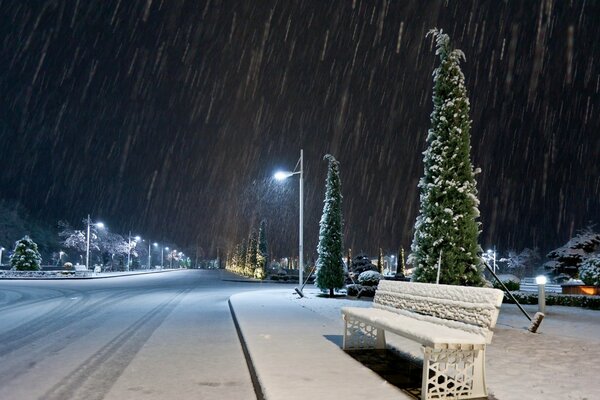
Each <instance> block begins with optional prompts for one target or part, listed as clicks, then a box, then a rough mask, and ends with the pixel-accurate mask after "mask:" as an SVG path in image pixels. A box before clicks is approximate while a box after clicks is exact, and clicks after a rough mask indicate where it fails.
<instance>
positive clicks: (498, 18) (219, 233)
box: [0, 0, 600, 255]
mask: <svg viewBox="0 0 600 400" xmlns="http://www.w3.org/2000/svg"><path fill="white" fill-rule="evenodd" d="M0 17H1V19H2V24H1V26H2V27H1V28H0V29H1V30H2V35H1V37H2V41H1V45H0V57H1V59H2V60H3V68H2V69H1V70H0V102H1V103H0V105H1V107H0V110H1V111H0V112H1V113H2V114H1V118H0V198H2V199H10V200H14V201H18V202H20V203H22V204H23V205H24V206H25V207H26V208H27V209H29V210H30V211H31V212H32V213H34V214H35V215H36V216H38V217H39V218H41V219H44V220H46V221H50V222H52V221H57V220H59V219H69V220H71V221H78V220H80V219H81V218H82V217H83V216H85V215H87V213H92V214H93V215H97V216H100V217H102V218H103V219H104V220H106V221H107V223H108V224H109V225H110V226H112V227H114V229H115V230H117V231H119V230H120V231H121V232H124V231H127V230H129V229H135V230H136V231H140V232H148V234H149V236H151V237H156V238H157V239H158V238H160V237H168V238H171V239H172V240H175V241H177V242H178V243H182V244H185V245H187V246H201V247H202V248H203V249H204V250H203V251H204V252H205V253H206V254H210V255H216V251H217V248H220V249H226V248H227V247H228V246H230V245H232V244H234V243H237V242H239V241H241V238H242V237H245V236H246V235H247V234H248V231H249V227H250V225H251V224H255V225H256V224H257V223H258V221H260V220H261V219H262V218H267V219H268V220H269V225H268V226H269V228H268V229H269V230H270V232H269V237H270V238H273V239H272V243H271V248H272V249H273V251H274V253H275V254H276V255H287V254H290V253H295V252H296V251H297V250H296V247H295V243H296V242H297V218H298V217H297V212H298V210H297V201H298V200H297V199H298V197H297V196H298V188H297V186H298V185H297V183H298V182H297V180H295V179H293V178H292V179H289V180H288V181H286V182H284V183H279V184H276V183H274V182H273V181H272V180H271V179H270V178H269V177H270V176H271V174H272V172H273V171H274V170H275V169H277V168H283V169H286V168H287V169H291V168H293V167H294V165H295V163H296V160H297V158H298V156H299V150H300V148H303V149H304V154H305V177H306V181H305V185H304V188H305V199H306V203H305V241H306V243H305V249H307V252H312V253H314V251H315V249H316V242H317V232H318V219H319V216H320V211H321V208H322V205H321V199H322V198H323V193H322V191H323V185H322V182H323V181H324V179H325V174H326V165H325V164H324V163H323V162H322V161H321V160H322V158H323V155H324V154H326V153H331V154H333V155H335V157H336V158H337V159H338V160H339V161H340V166H341V171H342V174H343V176H344V181H345V182H346V184H345V186H344V193H343V195H344V210H343V212H344V219H345V224H344V227H345V240H344V243H345V245H346V246H348V247H353V248H356V250H359V249H362V250H364V251H367V252H371V253H373V254H374V253H375V251H376V249H377V248H379V247H382V248H383V249H384V250H388V249H389V250H390V251H394V252H395V251H396V250H395V249H397V248H399V247H400V246H404V247H405V248H406V247H408V245H409V243H410V242H411V239H412V236H413V227H414V224H415V217H416V213H417V209H418V200H419V196H418V191H417V182H418V179H419V177H420V176H421V175H422V168H423V167H422V155H421V153H422V151H423V150H424V149H425V137H426V135H427V130H428V129H429V114H430V113H431V110H432V104H431V92H432V72H433V69H434V63H435V59H436V57H435V55H434V53H433V51H432V50H433V43H432V41H431V38H426V37H425V34H426V32H427V31H428V30H429V29H431V28H433V27H438V28H441V29H443V30H444V31H445V32H447V33H448V34H449V35H450V36H451V38H452V40H453V44H454V46H455V47H457V48H460V49H462V50H463V52H464V53H465V55H466V62H463V64H462V67H463V71H464V73H465V85H466V86H467V89H468V92H469V94H470V103H471V109H472V113H471V114H472V115H471V118H472V120H473V125H472V135H473V137H472V146H473V149H472V155H473V159H474V160H473V161H474V164H475V165H476V166H477V167H481V170H482V172H481V174H480V175H479V176H478V190H479V193H480V201H481V205H480V208H481V212H482V217H481V221H482V224H483V225H482V230H483V232H482V235H481V240H482V245H484V246H487V245H496V246H497V247H498V248H509V247H510V248H517V249H521V248H525V247H530V248H533V247H536V246H538V247H541V248H543V249H550V248H554V247H556V246H557V245H560V244H561V243H564V242H565V241H566V240H568V238H569V237H570V236H571V235H572V234H573V233H574V232H575V231H576V230H577V229H580V228H582V227H583V226H585V225H586V224H587V223H588V221H596V222H600V200H599V199H600V163H599V162H598V156H599V155H600V134H599V133H598V132H600V129H599V128H600V123H599V121H600V118H599V114H598V113H599V109H598V108H599V104H600V102H599V99H600V97H599V87H600V67H599V66H598V62H599V61H600V60H599V59H598V56H597V55H598V54H599V50H600V47H599V46H600V45H599V43H600V26H599V24H598V20H600V4H597V3H596V2H567V1H553V0H537V1H530V2H485V3H484V2H478V1H472V2H456V1H433V2H422V1H418V0H411V1H403V2H393V1H388V0H380V1H364V0H362V1H361V0H353V1H352V2H344V1H340V2H328V1H308V0H300V1H296V2H280V1H269V0H265V1H260V2H253V1H234V0H215V1H191V0H188V1H183V0H182V1H152V0H146V1H141V2H128V1H122V0H103V1H98V0H89V1H77V2H72V1H65V0H59V1H50V0H42V1H36V2H15V1H8V0H0ZM491 21H493V23H491ZM275 238H279V239H275Z"/></svg>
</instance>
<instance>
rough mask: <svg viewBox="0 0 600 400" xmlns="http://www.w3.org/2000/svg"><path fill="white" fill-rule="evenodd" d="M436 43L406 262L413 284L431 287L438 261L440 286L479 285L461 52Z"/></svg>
mask: <svg viewBox="0 0 600 400" xmlns="http://www.w3.org/2000/svg"><path fill="white" fill-rule="evenodd" d="M429 34H431V35H432V36H433V37H434V39H435V41H436V52H435V53H436V55H438V56H439V57H440V65H439V66H438V67H437V68H436V69H435V70H434V74H433V76H434V78H433V80H434V89H433V112H432V113H431V128H430V129H429V132H428V135H427V143H428V145H429V147H428V148H427V150H426V151H425V152H424V153H423V154H424V158H423V161H424V164H425V165H424V172H425V173H424V176H423V177H422V178H421V180H420V181H419V189H420V202H421V204H420V210H419V216H418V217H417V221H416V223H415V235H414V239H413V243H412V246H411V250H412V254H411V255H410V257H409V262H410V263H411V264H413V265H414V266H415V271H414V273H413V280H415V281H419V282H435V280H436V274H437V262H438V257H440V254H442V256H441V261H442V262H441V276H440V283H446V284H453V285H466V286H481V285H483V283H484V280H483V275H482V268H481V266H482V263H481V259H480V257H479V254H480V253H481V248H480V246H479V245H478V243H477V239H478V236H479V225H480V223H479V222H477V221H476V220H477V218H478V217H479V209H478V206H479V200H478V198H477V188H476V182H475V174H476V173H477V172H478V171H475V170H474V168H473V165H472V164H471V159H470V151H471V143H470V130H471V120H470V118H469V99H468V97H467V90H466V88H465V84H464V75H463V73H462V71H461V69H460V60H461V58H462V59H464V54H463V52H462V51H461V50H458V49H452V48H451V46H450V37H449V36H448V35H446V34H444V33H442V31H441V30H437V29H434V30H432V31H430V32H429V33H428V35H429Z"/></svg>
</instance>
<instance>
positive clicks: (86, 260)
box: [85, 214, 90, 269]
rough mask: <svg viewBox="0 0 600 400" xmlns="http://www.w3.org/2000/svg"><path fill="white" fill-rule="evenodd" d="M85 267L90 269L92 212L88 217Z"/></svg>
mask: <svg viewBox="0 0 600 400" xmlns="http://www.w3.org/2000/svg"><path fill="white" fill-rule="evenodd" d="M85 269H90V214H88V218H87V246H86V250H85Z"/></svg>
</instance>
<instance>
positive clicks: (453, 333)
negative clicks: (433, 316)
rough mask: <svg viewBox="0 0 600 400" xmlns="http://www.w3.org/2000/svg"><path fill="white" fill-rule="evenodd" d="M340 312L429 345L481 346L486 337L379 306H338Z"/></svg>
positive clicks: (451, 346)
mask: <svg viewBox="0 0 600 400" xmlns="http://www.w3.org/2000/svg"><path fill="white" fill-rule="evenodd" d="M342 314H344V315H345V316H349V317H355V318H357V319H360V320H363V321H368V322H369V324H372V325H373V326H376V327H378V328H381V329H384V330H386V331H389V332H392V333H397V334H400V335H401V336H403V337H406V338H408V339H411V340H414V341H415V342H418V343H420V344H422V345H424V346H428V347H432V348H454V347H456V345H465V346H469V345H471V346H473V347H480V348H483V347H484V346H485V344H486V343H488V341H489V339H488V338H487V337H486V336H485V335H482V334H477V333H473V332H468V331H465V330H460V329H455V328H450V327H448V326H444V325H440V324H439V323H434V322H430V321H424V320H421V319H415V318H413V317H410V316H406V315H402V314H398V313H394V312H391V311H387V310H383V309H379V308H362V307H342Z"/></svg>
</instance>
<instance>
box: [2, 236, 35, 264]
mask: <svg viewBox="0 0 600 400" xmlns="http://www.w3.org/2000/svg"><path fill="white" fill-rule="evenodd" d="M41 263H42V257H41V256H40V253H39V251H38V247H37V244H35V242H34V241H33V240H31V239H30V238H29V236H25V237H24V238H22V239H21V240H19V241H17V243H16V244H15V250H14V252H13V254H12V255H11V256H10V266H11V267H12V268H14V269H16V270H17V271H39V270H40V265H41Z"/></svg>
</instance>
